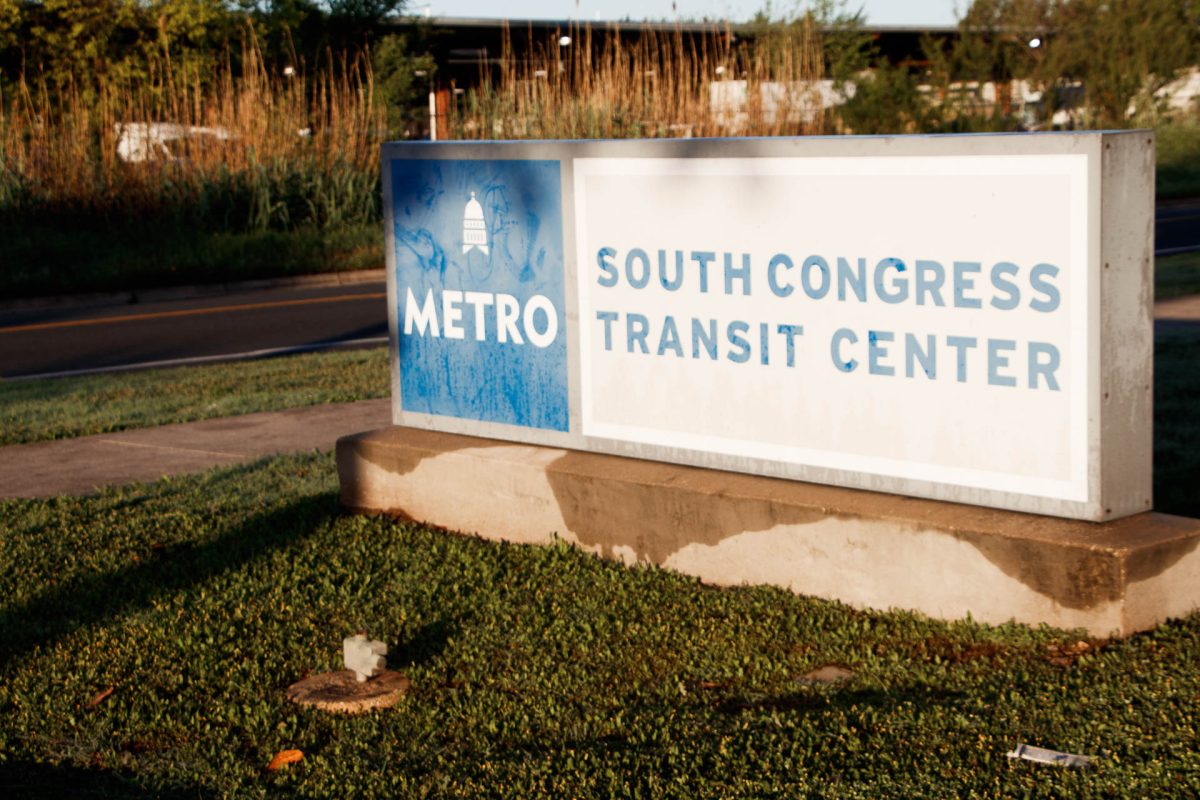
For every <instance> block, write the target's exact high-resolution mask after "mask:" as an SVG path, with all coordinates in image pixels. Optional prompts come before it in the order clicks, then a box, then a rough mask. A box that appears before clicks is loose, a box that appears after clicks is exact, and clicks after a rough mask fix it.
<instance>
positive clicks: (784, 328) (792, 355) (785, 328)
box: [776, 325, 804, 367]
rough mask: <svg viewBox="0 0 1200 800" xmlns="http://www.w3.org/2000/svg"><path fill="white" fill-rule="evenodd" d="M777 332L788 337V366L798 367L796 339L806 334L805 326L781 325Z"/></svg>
mask: <svg viewBox="0 0 1200 800" xmlns="http://www.w3.org/2000/svg"><path fill="white" fill-rule="evenodd" d="M776 330H777V331H779V332H780V333H782V334H783V335H784V336H786V337H787V365H788V366H789V367H794V366H796V337H797V336H801V335H803V334H804V326H803V325H780V326H779V327H778V328H776Z"/></svg>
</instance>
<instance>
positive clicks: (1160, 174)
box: [1155, 121, 1200, 198]
mask: <svg viewBox="0 0 1200 800" xmlns="http://www.w3.org/2000/svg"><path fill="white" fill-rule="evenodd" d="M1155 138H1156V141H1155V145H1156V150H1157V169H1156V170H1155V173H1156V174H1155V192H1156V193H1157V195H1158V196H1159V197H1160V198H1168V197H1197V196H1200V123H1197V122H1195V121H1187V122H1177V123H1168V124H1163V125H1159V126H1158V129H1157V135H1156V137H1155Z"/></svg>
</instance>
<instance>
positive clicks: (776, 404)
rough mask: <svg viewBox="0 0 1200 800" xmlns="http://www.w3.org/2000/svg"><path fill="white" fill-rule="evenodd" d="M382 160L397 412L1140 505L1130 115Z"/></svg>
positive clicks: (1091, 504) (617, 450) (1147, 350)
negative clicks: (1117, 126)
mask: <svg viewBox="0 0 1200 800" xmlns="http://www.w3.org/2000/svg"><path fill="white" fill-rule="evenodd" d="M383 155H384V191H385V206H386V214H387V232H388V243H387V244H388V249H387V252H388V282H389V283H388V286H389V304H390V313H391V331H392V344H393V398H394V404H395V406H394V408H395V410H394V421H395V422H396V424H398V425H405V426H413V427H420V428H427V429H433V430H438V431H445V432H451V433H461V434H471V435H476V436H486V437H491V438H496V439H506V440H514V441H521V442H528V443H533V444H541V445H548V446H552V447H562V448H570V449H575V450H583V451H591V452H601V453H612V454H618V455H625V456H633V457H637V458H644V459H652V460H659V461H668V462H674V463H679V464H688V465H693V466H702V467H710V468H716V469H723V470H733V471H739V472H747V473H752V474H758V475H767V476H774V477H783V478H790V479H796V480H802V481H809V482H816V483H824V484H830V485H835V486H843V487H851V488H860V489H870V490H875V491H881V492H889V493H896V494H906V495H913V496H918V497H926V498H932V499H938V500H948V501H956V502H965V503H971V504H976V505H985V506H993V507H998V508H1006V509H1012V510H1021V511H1032V512H1036V513H1040V514H1048V515H1054V516H1062V517H1072V518H1078V519H1087V520H1106V519H1113V518H1116V517H1121V516H1127V515H1130V514H1133V513H1137V512H1140V511H1145V510H1147V509H1148V508H1149V507H1150V504H1151V496H1150V452H1151V441H1150V436H1151V428H1150V419H1151V413H1150V408H1151V406H1150V402H1151V394H1150V383H1151V351H1152V327H1151V316H1150V306H1151V301H1152V279H1151V275H1152V270H1151V258H1152V240H1153V236H1152V224H1153V205H1152V198H1153V191H1152V185H1151V184H1152V180H1153V143H1152V141H1151V140H1150V139H1149V137H1148V135H1147V134H1146V133H1145V132H1127V133H1080V134H1074V133H1071V134H1044V135H1020V136H1012V135H980V136H950V137H833V138H801V139H783V140H749V139H740V140H699V141H689V140H675V141H629V142H536V143H530V142H523V143H517V142H511V143H507V142H506V143H439V144H428V143H395V144H388V145H386V146H385V148H384V154H383Z"/></svg>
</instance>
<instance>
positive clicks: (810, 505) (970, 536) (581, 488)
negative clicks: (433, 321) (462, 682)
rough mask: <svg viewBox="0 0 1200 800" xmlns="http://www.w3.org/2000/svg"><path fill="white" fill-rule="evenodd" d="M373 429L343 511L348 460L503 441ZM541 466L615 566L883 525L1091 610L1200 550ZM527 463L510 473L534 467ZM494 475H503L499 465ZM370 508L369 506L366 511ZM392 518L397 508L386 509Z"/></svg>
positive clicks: (1090, 532) (1060, 528) (732, 477)
mask: <svg viewBox="0 0 1200 800" xmlns="http://www.w3.org/2000/svg"><path fill="white" fill-rule="evenodd" d="M391 430H392V431H398V430H402V431H403V433H402V434H398V433H392V434H391V435H388V434H389V432H388V431H378V432H372V433H368V434H360V435H358V436H352V437H346V438H344V439H342V440H341V441H340V442H339V443H338V449H339V458H338V465H339V473H340V477H341V480H342V490H343V502H345V503H346V505H348V506H352V507H359V506H362V505H364V503H361V502H354V500H353V498H355V497H358V496H359V495H358V494H356V489H355V486H356V476H355V474H354V461H355V459H353V458H343V457H342V450H343V448H345V449H346V451H347V452H348V453H349V452H353V453H354V455H356V456H357V457H358V458H360V459H362V460H364V461H366V462H368V463H370V464H372V465H374V466H375V467H377V468H379V469H382V470H384V471H386V472H387V473H389V474H391V475H394V476H397V477H399V476H403V475H406V474H409V473H410V472H412V471H413V470H415V469H416V468H417V467H418V466H419V465H420V464H421V463H422V462H423V461H425V460H426V459H428V458H433V457H437V456H440V455H443V454H446V453H449V452H454V451H458V450H465V449H468V448H486V447H506V446H510V445H509V443H507V442H499V441H496V440H492V439H481V438H476V437H469V436H460V435H454V434H445V433H438V432H433V431H421V430H416V429H411V428H406V429H391ZM562 452H563V454H562V455H561V456H559V457H558V458H557V459H555V460H554V461H552V462H551V463H550V464H549V465H547V466H546V467H545V478H546V481H547V482H548V484H549V487H550V489H551V491H552V492H553V495H554V502H555V503H556V504H557V506H558V509H559V511H560V513H561V516H562V520H563V521H564V522H565V524H566V527H567V531H563V532H560V533H564V534H570V535H572V536H574V537H575V538H576V539H577V540H578V541H579V543H580V544H581V545H582V546H584V547H587V548H589V549H592V550H596V551H599V552H601V553H603V554H604V555H605V556H607V557H610V558H620V559H622V560H627V557H628V555H629V554H631V553H632V554H633V555H634V557H635V558H636V559H637V560H640V561H646V562H650V563H654V564H663V563H666V562H667V561H668V559H669V558H670V557H671V556H672V555H673V554H675V553H678V552H679V551H681V550H683V549H684V548H686V547H689V546H692V545H704V546H708V547H716V546H717V545H719V544H720V543H721V542H723V541H725V540H726V539H728V538H730V537H735V536H740V535H743V534H746V533H752V532H761V531H767V530H771V529H774V528H777V527H779V526H803V525H808V524H812V523H817V522H821V521H824V520H828V519H830V518H836V519H841V520H846V521H853V520H856V519H861V520H864V521H867V520H870V521H886V522H888V523H890V524H892V525H894V526H895V527H896V528H897V529H898V531H900V532H899V533H898V534H897V535H899V536H903V535H904V534H903V531H905V530H909V531H912V532H914V533H925V532H932V533H936V534H938V535H943V536H947V537H951V538H954V539H957V540H960V541H963V542H965V543H967V544H969V545H971V546H972V547H974V548H975V549H976V550H978V551H979V552H980V553H981V554H982V555H983V556H984V557H985V558H986V559H987V560H988V561H989V562H990V563H992V564H993V565H995V566H996V567H998V568H999V569H1000V570H1001V571H1002V572H1004V573H1005V574H1006V575H1008V576H1009V577H1011V578H1014V579H1015V580H1017V581H1019V582H1020V583H1022V584H1023V585H1025V586H1028V587H1029V588H1030V589H1032V590H1033V591H1035V592H1037V593H1038V594H1040V595H1042V596H1045V597H1047V598H1049V599H1051V600H1052V601H1053V602H1055V603H1057V604H1058V605H1060V606H1062V607H1064V608H1068V609H1075V610H1087V609H1092V608H1095V607H1098V606H1101V605H1103V604H1105V603H1110V602H1114V601H1119V600H1121V599H1122V597H1123V595H1124V593H1125V592H1126V591H1127V589H1128V586H1129V584H1130V583H1131V582H1138V581H1145V580H1150V579H1152V578H1154V577H1156V576H1158V575H1160V574H1162V573H1163V572H1165V571H1166V570H1168V569H1170V568H1171V567H1172V566H1174V565H1175V564H1176V563H1178V562H1179V561H1180V560H1181V559H1183V558H1184V557H1186V556H1187V555H1189V554H1191V553H1192V552H1193V551H1195V550H1196V548H1197V546H1200V521H1197V520H1190V519H1185V518H1182V517H1172V516H1168V515H1162V514H1153V513H1149V512H1147V513H1143V514H1139V515H1136V516H1134V517H1128V518H1125V519H1122V520H1116V521H1113V522H1107V523H1090V522H1079V521H1075V520H1065V519H1053V518H1048V517H1041V516H1037V515H1033V514H1022V513H1019V512H1010V511H998V510H995V509H987V508H977V507H973V506H967V505H956V504H952V503H942V502H935V501H930V500H922V499H917V498H911V497H900V496H894V495H886V494H880V493H876V492H867V491H862V490H857V489H843V488H838V487H832V486H822V485H816V484H805V483H800V482H796V481H787V480H782V479H777V478H764V477H760V476H754V475H746V474H741V473H730V472H720V471H716V470H710V469H701V468H697V467H688V466H679V465H675V464H668V463H664V462H656V461H645V460H638V459H631V458H625V457H620V456H610V455H602V454H596V453H585V452H577V451H562ZM529 466H530V465H528V464H515V465H514V467H519V468H529ZM498 468H499V467H498ZM368 505H369V504H368ZM389 511H390V512H391V513H396V512H397V511H403V510H402V509H389Z"/></svg>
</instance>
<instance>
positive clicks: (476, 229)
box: [463, 192, 488, 256]
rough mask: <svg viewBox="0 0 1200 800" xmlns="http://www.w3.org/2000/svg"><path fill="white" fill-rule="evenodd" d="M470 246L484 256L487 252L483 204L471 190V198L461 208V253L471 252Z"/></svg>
mask: <svg viewBox="0 0 1200 800" xmlns="http://www.w3.org/2000/svg"><path fill="white" fill-rule="evenodd" d="M472 248H474V249H477V250H479V251H480V252H481V253H483V254H484V255H485V256H486V255H487V254H488V243H487V226H485V225H484V222H483V206H481V205H479V201H478V200H476V199H475V193H474V192H471V199H470V200H468V201H467V207H466V208H465V209H464V210H463V254H464V255H465V254H467V253H469V252H471V250H472Z"/></svg>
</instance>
